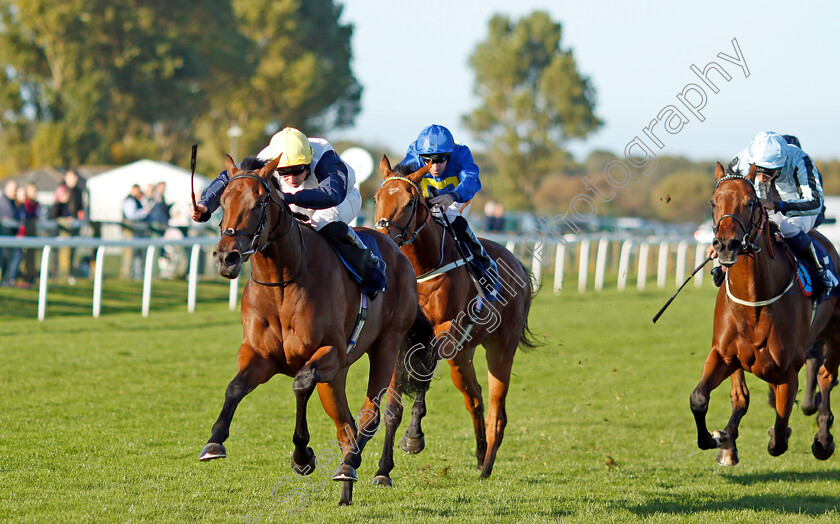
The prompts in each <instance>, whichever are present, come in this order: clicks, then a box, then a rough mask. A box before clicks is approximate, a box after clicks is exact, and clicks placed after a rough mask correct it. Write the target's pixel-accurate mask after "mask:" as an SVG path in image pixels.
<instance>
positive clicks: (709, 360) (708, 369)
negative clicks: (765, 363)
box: [690, 349, 739, 449]
mask: <svg viewBox="0 0 840 524" xmlns="http://www.w3.org/2000/svg"><path fill="white" fill-rule="evenodd" d="M738 365H739V364H738V363H737V361H733V362H732V363H730V364H727V363H726V362H725V361H724V360H723V359H722V358H721V356H720V354H719V353H718V352H717V350H716V349H712V351H711V352H710V353H709V356H708V357H706V364H705V365H704V366H703V375H702V376H701V377H700V382H699V383H698V384H697V387H696V388H694V391H693V392H692V393H691V397H690V400H691V412H692V413H693V414H694V423H695V425H696V426H697V446H698V447H699V448H700V449H713V448H717V447H720V446H721V445H722V444H723V443H724V442H725V441H726V435H725V434H724V435H715V436H712V434H710V433H709V430H708V429H707V428H706V412H707V411H708V410H709V394H710V393H711V392H712V390H713V389H715V388H716V387H718V386H719V385H720V383H721V382H723V381H724V380H725V379H726V377H728V376H729V375H731V374H732V373H734V372H735V370H736V369H738ZM716 433H718V432H716Z"/></svg>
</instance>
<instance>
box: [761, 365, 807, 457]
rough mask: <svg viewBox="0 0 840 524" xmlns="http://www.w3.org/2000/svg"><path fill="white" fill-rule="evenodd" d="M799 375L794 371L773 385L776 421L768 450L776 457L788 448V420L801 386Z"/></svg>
mask: <svg viewBox="0 0 840 524" xmlns="http://www.w3.org/2000/svg"><path fill="white" fill-rule="evenodd" d="M797 375H798V374H797V373H796V372H792V373H790V376H789V378H788V379H787V381H786V382H783V383H781V384H777V385H774V386H773V392H774V393H775V394H776V423H775V424H774V425H773V427H772V428H770V430H769V431H768V433H769V434H770V442H768V443H767V452H768V453H770V454H771V455H773V456H774V457H778V456H779V455H781V454H782V453H784V452H785V451H787V448H788V437H790V427H789V426H788V420H789V419H790V412H791V411H793V403H794V401H795V400H796V391H797V389H798V388H799V377H798V376H797Z"/></svg>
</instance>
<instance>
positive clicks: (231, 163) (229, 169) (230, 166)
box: [225, 155, 238, 176]
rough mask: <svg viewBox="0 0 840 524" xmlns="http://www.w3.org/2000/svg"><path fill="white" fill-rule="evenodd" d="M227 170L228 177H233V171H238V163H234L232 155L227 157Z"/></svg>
mask: <svg viewBox="0 0 840 524" xmlns="http://www.w3.org/2000/svg"><path fill="white" fill-rule="evenodd" d="M225 169H227V172H228V176H233V170H234V169H238V168H237V167H236V162H234V161H233V159H232V158H231V157H230V155H225Z"/></svg>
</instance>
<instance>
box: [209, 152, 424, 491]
mask: <svg viewBox="0 0 840 524" xmlns="http://www.w3.org/2000/svg"><path fill="white" fill-rule="evenodd" d="M225 165H226V168H227V170H228V173H229V175H230V177H231V178H230V183H229V184H228V186H227V188H226V189H225V192H224V194H223V195H222V199H221V203H222V206H223V208H224V216H223V218H222V224H221V229H222V237H221V240H219V243H218V245H217V246H216V249H215V251H214V253H213V257H214V258H215V260H216V264H217V265H218V268H219V273H221V275H222V276H224V277H227V278H236V277H237V276H238V275H239V273H240V270H241V268H242V264H243V263H244V262H245V261H246V260H248V259H249V258H250V260H251V277H250V279H249V281H248V283H247V284H246V285H245V289H244V292H243V295H242V327H243V331H244V339H243V341H242V345H241V346H240V347H239V357H238V372H237V374H236V376H235V377H234V379H233V380H232V381H231V382H230V384H229V385H228V387H227V391H226V392H225V402H224V407H223V408H222V411H221V414H220V415H219V418H218V420H217V421H216V423H215V424H214V425H213V429H212V436H211V437H210V440H209V441H208V443H207V445H206V446H205V447H204V449H203V450H202V452H201V455H200V457H199V458H200V459H201V460H209V459H214V458H222V457H225V456H226V452H225V449H224V446H223V445H222V443H223V442H224V441H225V440H226V439H227V437H228V431H229V429H230V423H231V420H232V418H233V413H234V411H235V409H236V406H237V405H238V404H239V402H240V401H241V400H242V398H243V397H244V396H245V395H247V394H248V393H249V392H251V391H253V390H254V388H256V387H257V386H258V385H260V384H262V383H264V382H266V381H267V380H269V379H270V378H271V377H272V376H274V375H276V374H278V373H282V374H284V375H287V376H290V377H294V383H293V386H292V389H293V390H294V394H295V397H296V400H297V416H296V420H295V431H294V436H293V438H292V440H293V442H294V445H295V449H294V452H293V453H292V458H291V462H292V467H293V469H294V470H295V471H296V472H297V473H300V474H307V475H308V474H311V473H312V472H313V471H314V470H315V469H316V457H315V455H314V453H313V452H312V448H309V447H308V446H307V444H308V443H309V431H308V428H307V422H306V404H307V401H308V400H309V397H310V396H311V394H312V392H313V391H314V390H315V388H316V387H317V389H318V396H319V397H320V399H321V404H322V405H323V407H324V410H325V411H326V412H327V414H328V415H329V416H330V417H331V418H332V419H333V421H334V422H335V426H336V430H337V435H338V442H339V443H340V446H341V448H342V452H343V453H342V454H343V457H344V460H343V463H342V464H340V465H339V466H338V467H337V468H336V469H335V472H334V474H333V479H334V480H337V481H342V491H341V501H340V504H350V502H351V499H352V489H353V482H355V481H356V480H357V476H356V469H357V468H358V467H359V465H360V464H361V453H362V450H363V449H364V446H365V443H366V442H367V441H368V440H369V439H370V438H371V437H372V436H373V433H374V432H375V431H376V429H377V428H378V426H379V422H380V410H379V406H380V404H381V403H382V400H383V398H384V393H385V392H386V390H387V388H388V387H389V384H392V385H393V384H395V383H397V382H398V381H399V380H400V379H401V378H405V379H406V380H407V381H412V382H411V384H412V385H413V386H414V387H416V388H418V389H422V388H424V387H426V386H427V385H428V381H426V382H419V381H418V380H417V379H416V377H414V378H412V377H408V376H407V373H402V372H400V371H402V370H401V369H398V368H397V367H396V364H397V362H398V352H399V351H402V352H403V353H404V352H405V351H407V350H408V349H409V346H411V347H415V348H417V347H422V346H425V348H426V349H425V350H421V349H417V350H416V351H421V352H422V351H425V352H426V353H429V354H431V339H432V330H431V325H430V324H429V322H428V320H427V319H426V318H425V317H424V316H423V314H422V311H421V310H420V309H419V307H418V299H417V283H416V281H415V279H414V271H413V269H412V267H411V263H410V262H409V261H408V259H407V258H406V257H405V256H404V255H403V254H402V253H401V252H400V250H399V249H398V248H397V246H396V244H394V242H392V241H391V240H390V239H389V238H388V237H386V236H385V235H381V234H379V233H376V232H374V231H371V233H372V234H373V236H374V237H375V238H376V242H377V244H378V245H379V248H380V250H381V252H382V257H383V260H384V261H385V262H386V264H387V266H388V269H387V276H388V289H387V290H386V291H384V292H383V293H380V294H379V296H377V297H376V299H374V300H371V301H370V302H369V304H368V306H367V319H366V322H365V324H364V327H363V329H362V331H361V333H360V334H358V333H357V334H356V335H357V336H358V338H357V339H356V340H357V344H355V347H348V346H349V344H348V339H350V338H351V333H353V332H354V327H355V325H356V320H357V317H359V316H360V302H361V301H362V295H361V293H360V289H359V285H358V284H357V283H356V282H355V281H354V280H353V279H352V278H351V277H350V276H349V274H348V272H347V271H346V270H345V269H344V267H343V266H342V263H341V261H340V260H339V258H338V256H337V255H336V254H335V252H334V251H333V249H332V248H331V247H330V246H329V245H328V244H327V242H326V240H325V239H324V238H323V237H322V236H321V235H320V234H319V233H317V232H316V231H314V230H313V229H312V228H310V227H306V226H302V225H301V224H300V223H299V222H298V221H297V220H295V218H294V217H293V215H292V212H291V210H290V209H289V206H288V205H287V204H286V202H285V201H284V200H283V199H282V195H281V193H280V192H279V191H278V190H277V188H276V186H274V185H273V178H272V177H273V175H272V174H273V173H274V170H275V168H276V167H277V160H276V159H275V160H274V161H272V162H270V163H269V164H268V165H266V166H264V167H263V168H262V169H260V170H259V171H249V172H244V171H243V170H241V169H239V168H237V167H236V165H235V164H234V161H233V159H231V158H230V157H229V156H228V157H227V158H226V163H225ZM365 300H367V297H365ZM418 344H419V346H418ZM350 346H352V344H350ZM365 354H367V356H368V359H369V360H370V376H369V378H368V389H367V396H366V398H365V401H364V404H363V406H362V410H361V411H360V414H359V422H358V425H357V423H356V421H354V420H353V416H352V413H351V412H350V408H349V407H348V405H347V397H346V395H345V382H346V377H347V370H348V368H349V366H350V365H351V364H353V363H354V362H356V361H357V360H359V359H360V358H361V357H362V355H365ZM399 360H400V362H402V360H403V359H399ZM432 362H434V358H432ZM412 365H414V366H415V367H418V365H419V364H418V362H417V361H414V362H413V364H412ZM429 368H430V369H433V364H431V365H430V366H429ZM420 369H422V367H421V368H420ZM398 375H399V376H398ZM362 414H365V416H362ZM395 429H396V428H395V427H394V428H393V430H395ZM320 466H323V464H320Z"/></svg>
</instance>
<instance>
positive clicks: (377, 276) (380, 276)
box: [328, 231, 388, 293]
mask: <svg viewBox="0 0 840 524" xmlns="http://www.w3.org/2000/svg"><path fill="white" fill-rule="evenodd" d="M356 234H357V235H359V238H361V239H362V242H364V243H365V246H367V247H368V249H370V250H371V251H372V252H373V254H374V255H376V256H377V257H379V258H380V259H381V258H382V252H381V251H380V250H379V244H377V243H376V239H374V238H373V235H371V234H370V233H365V232H363V231H356ZM328 243H329V244H330V246H332V248H333V251H335V252H336V254H337V255H338V258H339V259H340V260H341V263H342V264H344V267H346V268H347V271H348V272H349V273H350V276H352V277H353V280H355V281H356V282H357V283H358V284H359V285H360V286H361V288H362V293H371V292H377V293H379V292H382V291H385V290H386V289H387V288H388V278H387V277H386V276H385V273H384V272H382V271H379V270H376V271H371V274H370V275H368V278H367V279H363V278H362V276H361V275H359V274H358V273H356V271H355V270H354V269H353V267H352V266H351V265H350V264H349V263H347V260H345V259H344V256H342V254H341V252H340V251H339V250H338V249H336V248H335V246H334V245H333V244H332V242H328Z"/></svg>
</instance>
